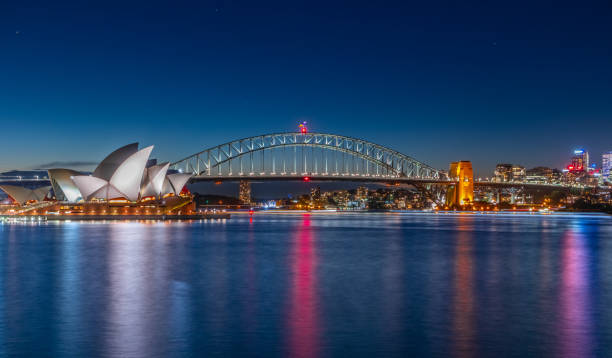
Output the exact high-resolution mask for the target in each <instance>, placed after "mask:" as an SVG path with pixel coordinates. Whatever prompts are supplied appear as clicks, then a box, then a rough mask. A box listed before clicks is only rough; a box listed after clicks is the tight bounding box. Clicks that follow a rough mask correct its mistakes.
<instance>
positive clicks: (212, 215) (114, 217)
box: [0, 213, 231, 221]
mask: <svg viewBox="0 0 612 358" xmlns="http://www.w3.org/2000/svg"><path fill="white" fill-rule="evenodd" d="M230 217H231V215H230V214H229V213H206V214H197V215H0V219H2V220H11V219H16V220H26V221H27V220H29V221H87V220H93V221H109V220H122V221H125V220H127V221H130V220H133V221H141V220H159V221H168V220H202V219H229V218H230Z"/></svg>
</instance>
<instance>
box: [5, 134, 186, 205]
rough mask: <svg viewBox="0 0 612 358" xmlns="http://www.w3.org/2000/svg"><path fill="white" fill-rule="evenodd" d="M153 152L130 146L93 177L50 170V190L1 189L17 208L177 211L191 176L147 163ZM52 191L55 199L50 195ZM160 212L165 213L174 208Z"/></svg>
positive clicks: (111, 157)
mask: <svg viewBox="0 0 612 358" xmlns="http://www.w3.org/2000/svg"><path fill="white" fill-rule="evenodd" d="M152 150H153V147H152V146H150V147H147V148H144V149H141V150H139V149H138V143H132V144H129V145H126V146H124V147H121V148H119V149H117V150H116V151H114V152H113V153H111V154H110V155H108V156H107V157H106V158H105V159H104V160H102V162H100V164H99V165H98V167H97V168H96V169H95V170H94V172H93V173H92V175H83V174H82V173H79V172H76V171H73V170H70V169H49V170H48V172H47V173H48V176H49V179H50V181H51V186H49V187H42V188H36V189H29V188H25V187H21V186H11V185H4V186H1V187H0V189H1V190H3V191H4V192H6V193H7V194H8V195H9V196H10V197H11V198H12V199H13V201H14V202H15V204H18V205H22V206H23V205H27V204H33V203H35V202H38V203H40V204H41V205H42V204H43V203H42V201H45V202H47V203H48V204H53V202H57V203H58V207H62V206H66V205H68V206H70V205H72V204H77V203H78V204H79V205H80V206H83V205H86V206H88V208H89V207H91V208H89V209H88V210H89V211H91V212H96V213H98V214H99V213H101V212H102V213H103V212H106V213H108V212H110V209H109V208H108V207H106V206H108V205H115V204H121V205H126V206H125V208H128V209H126V210H127V211H128V212H129V213H141V212H142V213H144V212H143V211H142V210H141V208H144V207H145V206H150V205H154V206H164V205H165V206H167V205H173V206H174V208H178V207H179V206H184V205H187V204H189V203H190V202H191V195H190V194H189V192H188V191H187V190H186V187H185V185H186V184H187V181H188V180H189V179H190V178H191V174H182V173H168V167H169V163H162V164H159V165H157V164H156V162H155V161H151V160H149V156H150V154H151V151H152ZM51 189H53V191H52V192H53V193H54V198H53V196H52V195H49V193H50V191H51ZM170 197H173V198H170ZM53 199H55V200H53ZM41 205H38V206H41ZM45 205H46V204H45ZM101 205H102V206H105V207H102V206H101ZM143 205H144V206H143ZM47 206H50V205H46V206H45V207H47ZM94 207H95V208H97V209H94ZM67 210H68V209H67ZM163 210H166V211H164V213H165V212H167V211H168V210H170V211H172V210H174V209H170V208H166V209H163ZM163 210H162V211H163ZM47 211H49V210H47ZM57 211H58V212H59V211H61V210H59V209H58V210H57ZM124 211H125V210H124ZM156 212H157V211H156Z"/></svg>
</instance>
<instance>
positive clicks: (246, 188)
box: [238, 180, 253, 205]
mask: <svg viewBox="0 0 612 358" xmlns="http://www.w3.org/2000/svg"><path fill="white" fill-rule="evenodd" d="M239 189H240V190H239V193H238V199H240V202H241V203H243V204H245V205H249V204H251V203H252V202H253V199H252V197H251V182H250V181H248V180H241V181H240V188H239Z"/></svg>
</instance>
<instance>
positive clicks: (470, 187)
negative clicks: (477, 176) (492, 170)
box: [446, 160, 474, 207]
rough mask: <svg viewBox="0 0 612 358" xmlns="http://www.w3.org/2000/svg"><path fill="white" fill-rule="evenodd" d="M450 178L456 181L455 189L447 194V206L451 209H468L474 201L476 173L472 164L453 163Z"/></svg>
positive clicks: (449, 173) (467, 162)
mask: <svg viewBox="0 0 612 358" xmlns="http://www.w3.org/2000/svg"><path fill="white" fill-rule="evenodd" d="M448 175H449V177H450V178H451V179H452V180H454V181H456V184H455V187H454V188H453V189H449V190H448V192H447V201H446V202H447V204H448V205H449V206H451V207H453V206H454V207H467V206H468V205H471V204H472V202H473V201H474V173H473V171H472V162H470V161H466V160H462V161H460V162H453V163H451V165H450V170H449V172H448Z"/></svg>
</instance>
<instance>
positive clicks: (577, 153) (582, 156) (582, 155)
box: [568, 149, 589, 172]
mask: <svg viewBox="0 0 612 358" xmlns="http://www.w3.org/2000/svg"><path fill="white" fill-rule="evenodd" d="M588 168H589V152H587V151H586V150H584V149H576V150H574V156H573V157H572V164H570V166H569V167H568V169H569V170H570V171H575V172H581V171H587V170H588Z"/></svg>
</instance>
